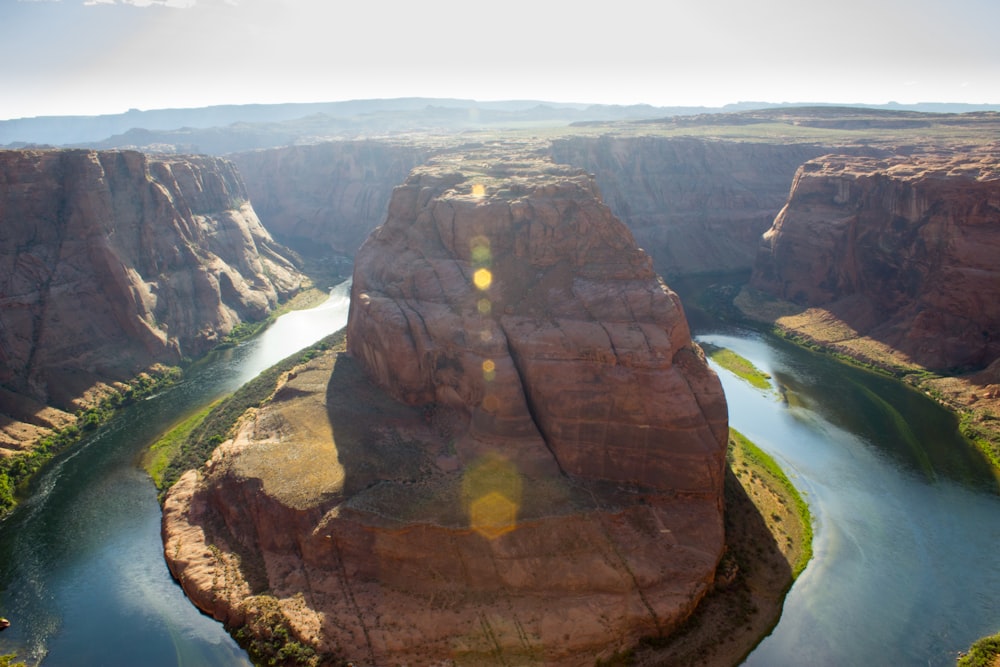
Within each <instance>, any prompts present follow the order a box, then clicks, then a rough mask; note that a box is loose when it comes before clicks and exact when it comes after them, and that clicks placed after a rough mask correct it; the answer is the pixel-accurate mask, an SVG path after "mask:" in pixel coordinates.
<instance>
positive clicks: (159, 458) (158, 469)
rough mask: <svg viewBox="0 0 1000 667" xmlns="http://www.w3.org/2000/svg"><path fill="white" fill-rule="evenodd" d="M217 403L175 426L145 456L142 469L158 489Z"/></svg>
mask: <svg viewBox="0 0 1000 667" xmlns="http://www.w3.org/2000/svg"><path fill="white" fill-rule="evenodd" d="M220 402H221V399H220V400H219V401H216V402H215V403H212V404H211V405H209V406H207V407H205V408H203V409H201V410H199V411H198V412H196V413H194V414H192V415H189V416H188V417H185V418H184V419H182V420H181V421H180V422H178V423H177V424H175V425H174V426H172V427H171V428H170V430H169V431H167V432H166V433H164V434H163V435H162V436H160V438H159V439H158V440H157V441H156V442H154V443H153V444H152V445H151V446H150V448H149V450H147V452H146V454H145V455H144V456H143V461H142V467H143V468H144V469H145V470H146V472H148V473H149V476H150V477H152V478H153V483H154V484H156V486H157V488H160V487H161V484H162V482H163V475H164V473H165V472H166V469H167V465H168V464H169V463H170V461H172V460H173V459H174V458H176V457H177V455H178V454H179V453H180V451H181V447H182V446H183V445H184V443H185V442H187V439H188V438H189V437H190V436H191V433H192V432H193V431H194V430H195V429H196V428H198V427H199V426H200V425H201V423H202V422H203V421H205V417H207V416H208V414H209V413H210V412H211V411H212V409H213V408H215V407H216V406H217V405H218V404H219V403H220Z"/></svg>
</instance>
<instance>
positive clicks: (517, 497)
mask: <svg viewBox="0 0 1000 667" xmlns="http://www.w3.org/2000/svg"><path fill="white" fill-rule="evenodd" d="M521 484H522V482H521V475H520V474H519V473H518V472H517V468H516V467H515V466H514V465H513V464H512V463H511V462H510V461H508V460H507V459H505V458H503V457H501V456H498V455H495V454H493V455H487V456H485V457H483V459H482V460H481V461H480V462H478V463H477V464H475V465H473V466H471V467H470V468H469V469H468V470H467V471H466V473H465V476H464V477H463V479H462V500H463V502H464V503H465V506H466V508H467V510H468V512H469V527H470V528H472V530H474V531H476V532H477V533H479V534H480V535H482V536H483V537H485V538H486V539H488V540H495V539H496V538H498V537H500V536H501V535H503V534H505V533H509V532H510V531H512V530H514V529H515V528H517V513H518V511H519V510H520V507H521Z"/></svg>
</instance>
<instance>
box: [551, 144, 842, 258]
mask: <svg viewBox="0 0 1000 667" xmlns="http://www.w3.org/2000/svg"><path fill="white" fill-rule="evenodd" d="M827 152H829V149H824V148H821V147H819V146H815V145H808V144H792V145H777V144H763V143H741V142H724V141H708V140H700V139H693V138H676V139H671V138H662V137H621V136H619V137H616V136H612V135H607V136H603V137H599V138H585V137H574V138H569V139H559V140H556V141H554V142H553V144H552V156H553V159H554V160H556V161H558V162H561V163H565V164H572V165H575V166H578V167H582V168H584V169H587V170H588V171H590V172H592V173H593V174H594V175H595V176H596V178H597V183H598V185H599V186H600V188H601V194H602V195H603V197H604V201H605V202H607V204H608V206H609V207H610V208H611V210H612V211H613V212H614V213H615V215H616V216H617V217H618V218H620V219H621V220H622V221H623V222H625V223H626V224H627V225H628V227H629V229H631V230H632V233H633V234H634V235H635V238H636V241H637V242H638V243H639V245H640V246H641V247H642V248H643V249H645V250H646V251H647V252H648V253H649V254H650V255H651V256H652V257H653V261H654V262H655V263H656V268H657V270H658V271H659V272H660V273H662V274H664V275H668V276H670V275H683V274H694V273H704V272H713V271H733V270H749V269H750V268H751V267H752V266H753V261H754V257H755V252H756V247H757V244H758V240H759V239H760V235H761V234H763V233H764V232H765V231H766V230H767V229H768V227H770V225H771V223H772V222H773V220H774V216H775V215H776V214H777V212H778V211H779V210H780V209H781V206H782V204H783V203H784V202H785V200H786V198H787V197H788V185H789V183H791V181H792V177H793V176H794V174H795V170H796V169H797V168H798V167H799V166H800V165H801V164H802V163H803V162H805V161H806V160H809V159H811V158H815V157H818V156H820V155H822V154H824V153H827Z"/></svg>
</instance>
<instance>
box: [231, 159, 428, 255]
mask: <svg viewBox="0 0 1000 667" xmlns="http://www.w3.org/2000/svg"><path fill="white" fill-rule="evenodd" d="M432 150H433V149H432V148H431V147H430V145H429V142H428V143H427V144H425V145H423V146H415V145H410V144H405V143H401V142H395V141H388V140H383V141H376V140H372V141H333V142H327V143H322V144H313V145H304V146H288V147H284V148H273V149H269V150H262V151H253V152H247V153H234V154H233V155H231V156H230V158H231V159H232V160H233V162H234V163H235V164H236V165H237V166H238V167H239V170H240V174H241V175H242V176H243V179H244V181H245V182H246V186H247V191H248V192H249V194H250V200H251V201H253V205H254V210H255V211H257V215H259V216H260V219H261V220H262V221H263V223H264V225H265V226H266V227H267V229H268V230H269V231H270V232H271V233H272V234H274V235H275V237H276V238H278V239H280V240H281V241H282V242H283V243H286V244H288V245H289V246H291V247H293V248H296V249H297V250H299V251H300V252H303V253H317V252H319V253H331V252H332V253H336V254H340V255H346V256H348V257H350V256H353V255H354V253H355V251H356V250H357V249H358V247H359V246H360V245H361V243H362V241H364V240H365V238H367V236H368V234H369V233H370V232H371V230H373V229H375V227H377V226H378V225H379V224H381V223H382V220H384V219H385V211H386V207H387V206H388V204H389V197H390V196H391V194H392V189H393V188H394V187H396V186H397V185H398V184H400V183H402V182H403V180H404V179H405V178H406V175H407V174H408V173H410V170H411V169H413V167H415V166H417V165H418V164H421V163H423V162H424V161H425V160H426V159H427V157H428V156H429V155H430V154H431V152H432Z"/></svg>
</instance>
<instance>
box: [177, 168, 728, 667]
mask: <svg viewBox="0 0 1000 667" xmlns="http://www.w3.org/2000/svg"><path fill="white" fill-rule="evenodd" d="M347 346H348V351H347V352H346V353H340V354H339V355H335V354H332V353H331V354H328V355H325V356H321V357H318V358H316V359H314V360H312V361H310V362H308V363H307V364H305V365H303V366H302V367H300V368H298V369H296V370H295V371H293V372H292V373H291V374H290V375H289V377H288V378H287V381H286V382H285V383H284V384H283V385H281V386H280V387H279V389H278V390H277V391H276V392H275V394H274V396H273V398H272V399H271V400H270V401H269V403H268V404H267V405H266V406H264V407H262V408H260V409H259V410H257V411H255V412H253V413H252V414H248V415H246V416H245V418H244V421H243V423H242V425H241V426H240V427H239V428H238V430H237V432H236V434H235V435H234V437H233V439H232V440H230V441H227V442H226V443H224V444H223V445H222V446H220V447H219V448H218V449H217V450H216V452H215V454H214V455H213V458H212V460H211V461H210V463H209V464H208V466H206V468H205V469H203V470H202V471H189V472H188V473H187V474H185V476H184V477H183V478H182V479H181V481H180V482H178V484H177V485H175V487H174V488H173V489H172V490H171V491H170V493H169V494H168V497H167V500H166V503H165V508H164V523H163V531H164V540H165V554H166V557H167V560H168V563H169V564H170V567H171V571H172V572H173V573H174V575H175V576H176V577H177V578H178V579H179V581H180V582H181V584H182V585H183V587H184V589H185V591H187V593H188V595H189V596H190V597H191V598H192V599H193V600H194V601H195V602H196V603H197V604H198V605H199V606H200V607H202V608H203V609H205V610H206V611H208V612H209V613H211V614H213V615H215V616H216V617H217V618H220V619H223V620H224V621H226V622H227V624H229V625H230V626H231V627H237V626H240V625H243V624H247V625H249V626H250V627H256V628H257V632H258V634H260V635H263V636H267V632H268V631H267V630H266V629H263V628H261V626H260V624H259V619H260V618H261V616H262V615H264V614H265V613H266V612H265V611H264V610H265V609H274V608H278V609H280V617H281V618H282V619H283V620H282V623H284V624H286V627H288V628H289V629H290V631H291V634H292V636H294V637H295V638H296V639H297V640H298V641H300V642H304V643H306V644H308V645H310V646H312V647H314V648H315V649H316V650H317V651H319V652H320V653H321V654H323V655H326V656H327V657H328V658H329V659H330V660H332V657H331V656H334V655H339V656H342V657H345V658H348V659H350V660H352V661H354V664H365V665H382V664H397V663H404V664H437V663H439V662H441V661H447V660H457V661H458V662H459V663H460V664H519V665H526V664H547V665H555V664H565V665H575V664H580V663H581V661H585V662H590V661H593V660H594V659H595V657H599V656H607V655H610V654H611V653H613V652H614V651H616V650H620V649H624V648H628V647H630V646H632V645H634V643H635V642H636V641H637V640H638V639H639V638H640V637H642V636H646V635H656V634H664V633H669V632H670V631H671V630H673V629H674V628H676V627H677V625H678V624H679V623H680V622H682V621H683V620H684V619H685V618H686V617H687V616H688V615H689V614H690V613H691V612H692V610H693V609H694V608H695V607H696V605H697V604H698V602H699V601H700V600H701V598H702V596H703V595H704V594H705V592H706V591H707V590H708V589H709V588H710V586H711V584H712V582H713V578H714V571H715V568H716V565H717V563H718V561H719V558H720V556H721V553H722V549H723V537H724V536H723V526H722V518H723V507H722V482H723V471H724V465H725V461H724V456H725V443H726V437H727V411H726V404H725V398H724V396H723V394H722V389H721V385H720V384H719V381H718V379H717V378H716V376H715V375H714V373H712V372H711V370H709V368H708V366H707V364H706V362H705V359H704V357H703V355H702V354H701V351H700V349H699V348H698V347H697V346H695V345H694V344H693V343H692V341H691V338H690V335H689V332H688V328H687V323H686V321H685V318H684V314H683V311H682V309H681V307H680V304H679V302H678V299H677V297H676V295H675V294H674V293H673V292H671V291H670V290H669V289H668V288H667V287H666V286H664V284H663V283H662V282H661V281H660V280H659V278H658V277H657V276H656V274H655V273H654V272H653V270H652V265H651V262H650V260H649V258H648V256H646V255H645V253H643V252H642V251H641V250H639V249H638V248H637V247H636V245H635V243H634V241H633V239H632V237H631V234H630V233H629V232H628V230H627V228H626V227H625V226H624V225H623V224H621V223H620V222H619V221H618V220H617V219H615V218H614V216H613V215H612V214H611V212H610V211H609V210H608V209H607V207H605V206H604V205H603V204H602V203H601V201H600V199H599V197H598V196H597V189H596V187H595V185H594V182H593V180H592V179H591V178H590V177H588V176H587V175H586V174H585V173H583V172H581V171H579V170H577V169H573V168H567V167H561V166H557V165H554V164H552V163H550V162H547V161H543V160H538V159H536V158H534V157H531V156H524V155H521V156H516V155H515V156H511V155H507V154H493V153H489V152H478V153H476V154H474V155H468V156H459V155H454V154H453V155H451V156H450V157H449V158H448V159H444V158H441V159H439V160H438V161H437V162H436V163H435V164H433V165H431V166H427V167H421V168H418V169H416V170H415V171H414V173H413V174H412V175H411V176H410V177H409V179H408V180H407V181H406V183H405V184H404V185H402V186H400V187H398V188H397V189H396V190H395V191H394V193H393V197H392V201H391V203H390V205H389V209H388V216H387V218H386V220H385V223H384V224H383V225H382V226H381V227H379V228H378V229H377V230H376V231H375V232H374V233H373V234H372V235H371V236H370V238H369V239H368V241H367V242H366V243H365V244H364V245H363V246H362V248H361V250H359V252H358V255H357V259H356V264H355V275H354V288H353V294H352V310H351V314H350V318H349V325H348V343H347ZM265 590H266V591H268V594H267V595H266V596H262V595H260V594H261V593H262V592H263V591H265Z"/></svg>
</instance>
